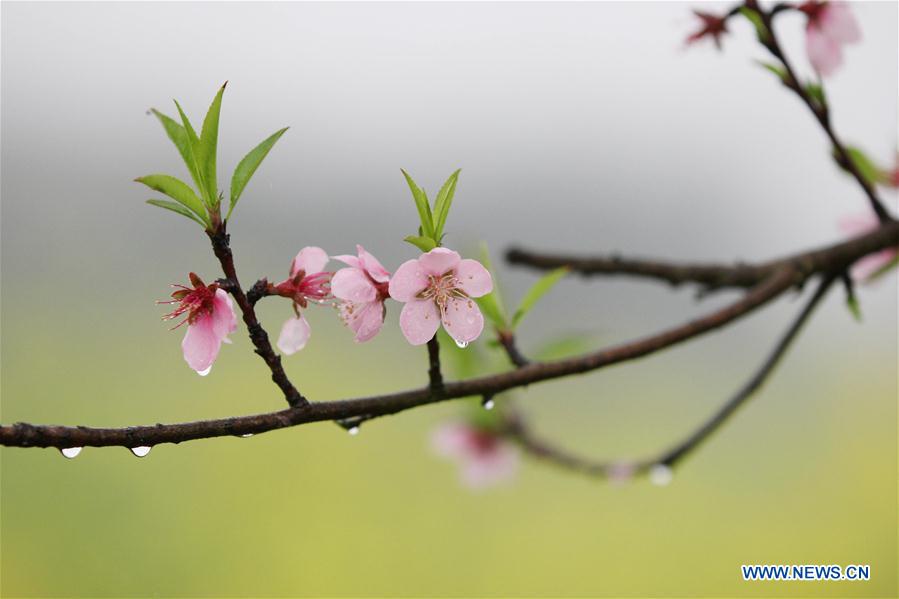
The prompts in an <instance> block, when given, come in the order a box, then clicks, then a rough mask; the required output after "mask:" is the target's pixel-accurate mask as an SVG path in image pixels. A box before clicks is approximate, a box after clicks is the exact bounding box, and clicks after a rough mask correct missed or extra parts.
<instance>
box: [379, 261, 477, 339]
mask: <svg viewBox="0 0 899 599" xmlns="http://www.w3.org/2000/svg"><path fill="white" fill-rule="evenodd" d="M492 290H493V280H492V279H491V277H490V273H489V272H487V269H486V268H484V267H483V266H481V264H480V263H479V262H478V261H476V260H462V259H461V258H460V256H459V254H457V253H456V252H454V251H452V250H450V249H447V248H440V247H439V248H434V249H433V250H431V251H430V252H428V253H426V254H422V255H421V256H419V257H418V259H416V260H409V261H407V262H404V263H403V264H402V265H401V266H400V267H399V268H398V269H397V271H396V273H394V275H393V278H392V279H391V280H390V286H389V291H390V297H392V298H393V299H395V300H397V301H399V302H405V304H406V305H405V306H403V311H402V312H401V313H400V328H401V329H402V331H403V335H405V337H406V340H407V341H408V342H409V343H411V344H412V345H422V344H424V343H427V342H428V341H430V340H431V338H432V337H434V335H435V334H436V333H437V329H438V328H439V327H440V323H441V321H442V322H443V327H444V328H445V329H446V332H447V333H449V335H450V337H452V338H453V339H454V340H455V341H456V343H458V344H460V345H465V344H468V343H470V342H472V341H474V340H475V339H477V338H478V336H479V335H480V334H481V331H482V330H483V329H484V317H483V316H482V315H481V311H480V309H478V305H477V304H476V303H475V302H474V301H473V300H472V299H471V298H473V297H481V296H482V295H486V294H488V293H490V292H491V291H492Z"/></svg>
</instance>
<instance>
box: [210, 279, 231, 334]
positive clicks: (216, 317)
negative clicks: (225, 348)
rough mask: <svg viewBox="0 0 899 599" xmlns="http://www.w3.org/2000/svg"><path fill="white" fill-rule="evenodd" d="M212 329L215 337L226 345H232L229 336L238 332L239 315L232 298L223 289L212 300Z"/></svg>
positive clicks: (217, 290) (217, 291) (216, 291)
mask: <svg viewBox="0 0 899 599" xmlns="http://www.w3.org/2000/svg"><path fill="white" fill-rule="evenodd" d="M212 306H213V307H212V329H213V332H214V333H215V335H216V336H217V337H218V338H219V339H221V340H222V341H224V342H225V343H231V342H230V341H229V340H228V335H230V334H231V333H233V332H234V331H235V330H237V314H235V313H234V305H233V304H232V303H231V298H230V297H229V296H228V294H227V293H225V291H224V290H223V289H216V290H215V298H213V300H212Z"/></svg>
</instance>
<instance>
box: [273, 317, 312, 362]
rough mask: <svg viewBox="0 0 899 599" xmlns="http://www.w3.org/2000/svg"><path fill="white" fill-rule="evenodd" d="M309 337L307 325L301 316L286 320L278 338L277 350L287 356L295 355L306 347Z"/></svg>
mask: <svg viewBox="0 0 899 599" xmlns="http://www.w3.org/2000/svg"><path fill="white" fill-rule="evenodd" d="M311 335H312V330H311V329H310V328H309V323H308V322H306V319H305V318H303V316H302V315H301V316H300V317H299V318H288V319H287V322H285V323H284V326H283V327H281V334H280V335H279V336H278V349H280V350H281V351H282V352H283V353H284V354H285V355H288V356H289V355H291V354H295V353H297V352H298V351H300V350H301V349H303V348H304V347H306V342H307V341H309V337H310V336H311Z"/></svg>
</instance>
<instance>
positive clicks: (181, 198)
mask: <svg viewBox="0 0 899 599" xmlns="http://www.w3.org/2000/svg"><path fill="white" fill-rule="evenodd" d="M135 181H137V182H138V183H143V184H144V185H146V186H147V187H149V188H150V189H153V190H156V191H158V192H160V193H164V194H165V195H167V196H169V197H170V198H172V199H173V200H175V201H176V202H178V203H179V204H181V205H182V206H184V207H185V208H187V209H188V210H190V211H191V212H193V213H194V214H196V215H197V216H198V217H199V218H200V219H201V220H202V221H203V222H204V223H206V224H208V222H207V221H208V217H207V215H206V209H205V208H204V207H203V202H202V201H201V200H200V198H198V197H197V194H196V193H194V190H193V189H191V188H190V186H189V185H188V184H187V183H185V182H184V181H181V180H180V179H176V178H175V177H171V176H169V175H147V176H145V177H138V178H137V179H135Z"/></svg>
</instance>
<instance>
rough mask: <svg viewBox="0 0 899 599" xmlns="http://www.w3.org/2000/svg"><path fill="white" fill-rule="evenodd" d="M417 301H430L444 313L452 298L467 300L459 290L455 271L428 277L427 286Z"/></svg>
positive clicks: (465, 295)
mask: <svg viewBox="0 0 899 599" xmlns="http://www.w3.org/2000/svg"><path fill="white" fill-rule="evenodd" d="M418 297H419V299H431V300H434V302H436V304H437V305H438V306H439V307H440V310H441V312H446V305H447V303H448V302H449V300H450V299H452V298H457V299H462V298H467V297H468V294H466V293H465V292H464V291H462V289H460V288H459V279H457V278H456V273H455V271H452V270H451V271H449V272H448V273H446V274H444V275H442V276H439V277H438V276H436V275H428V286H427V287H425V289H424V290H423V291H421V292H419V294H418Z"/></svg>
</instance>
